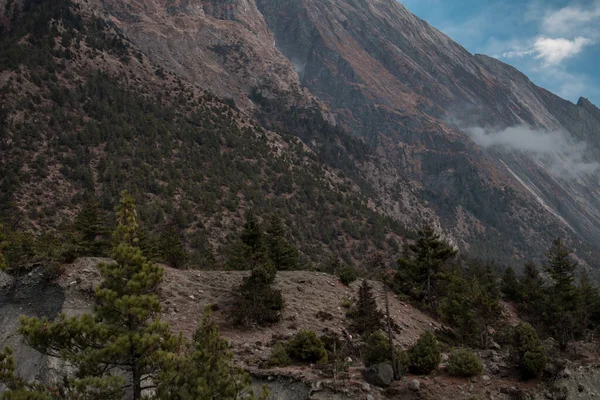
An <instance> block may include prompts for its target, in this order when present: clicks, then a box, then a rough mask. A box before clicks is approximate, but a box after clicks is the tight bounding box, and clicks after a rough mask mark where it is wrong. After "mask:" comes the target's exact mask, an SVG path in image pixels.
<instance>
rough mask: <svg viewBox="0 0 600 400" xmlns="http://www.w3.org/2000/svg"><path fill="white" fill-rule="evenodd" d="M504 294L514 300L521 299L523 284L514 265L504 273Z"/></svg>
mask: <svg viewBox="0 0 600 400" xmlns="http://www.w3.org/2000/svg"><path fill="white" fill-rule="evenodd" d="M502 294H504V296H506V298H507V299H509V300H512V301H520V300H521V286H520V284H519V279H518V278H517V274H515V270H514V269H513V268H512V267H507V268H506V269H505V270H504V274H503V275H502Z"/></svg>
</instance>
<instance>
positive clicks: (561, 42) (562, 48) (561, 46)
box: [502, 36, 593, 66]
mask: <svg viewBox="0 0 600 400" xmlns="http://www.w3.org/2000/svg"><path fill="white" fill-rule="evenodd" d="M592 43H593V41H592V40H591V39H589V38H584V37H576V38H575V39H573V40H569V39H565V38H556V39H553V38H549V37H544V36H541V37H538V38H536V39H535V40H534V41H533V43H531V44H530V45H529V46H522V45H515V46H514V47H513V48H512V49H511V50H510V51H505V52H504V53H502V57H503V58H524V57H526V56H533V58H534V59H536V60H542V61H543V63H544V66H555V65H558V64H561V63H562V62H563V61H565V60H566V59H568V58H571V57H574V56H576V55H577V54H579V53H581V52H582V51H583V49H584V47H585V46H588V45H590V44H592Z"/></svg>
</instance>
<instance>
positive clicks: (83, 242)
mask: <svg viewBox="0 0 600 400" xmlns="http://www.w3.org/2000/svg"><path fill="white" fill-rule="evenodd" d="M75 230H76V232H77V235H78V238H77V239H78V245H79V247H80V251H81V252H82V254H83V255H86V256H95V257H98V256H103V255H105V252H106V251H107V249H108V246H109V242H108V240H107V230H106V221H105V218H103V216H102V211H101V210H100V203H98V201H97V200H95V199H90V200H88V201H86V202H85V203H84V205H83V207H82V208H81V210H80V211H79V213H78V214H77V216H76V217H75Z"/></svg>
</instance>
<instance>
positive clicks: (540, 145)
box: [464, 126, 600, 179]
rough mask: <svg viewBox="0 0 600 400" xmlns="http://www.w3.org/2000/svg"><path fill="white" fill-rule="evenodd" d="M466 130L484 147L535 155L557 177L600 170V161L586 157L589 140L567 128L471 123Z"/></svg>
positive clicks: (571, 176) (570, 177)
mask: <svg viewBox="0 0 600 400" xmlns="http://www.w3.org/2000/svg"><path fill="white" fill-rule="evenodd" d="M464 131H465V133H467V134H468V135H469V136H470V137H471V139H473V141H474V142H475V143H477V144H478V145H479V146H481V147H484V148H494V149H496V150H499V151H504V152H523V153H528V154H530V155H532V156H533V157H534V159H536V160H537V161H538V162H540V163H541V164H542V165H544V166H545V167H546V169H547V170H548V171H549V172H550V173H551V174H552V175H554V176H555V177H557V178H561V179H573V178H577V177H579V176H582V175H589V174H594V173H597V172H598V171H599V170H600V164H599V163H597V162H590V161H588V160H586V157H585V152H586V149H587V144H586V143H584V142H577V141H575V140H574V139H573V138H572V137H571V136H570V135H569V134H568V133H566V132H557V131H554V132H547V131H540V130H533V129H532V128H530V127H528V126H514V127H510V128H507V129H504V130H500V131H490V130H487V129H485V128H480V127H471V128H466V129H464Z"/></svg>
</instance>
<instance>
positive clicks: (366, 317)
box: [347, 279, 383, 337]
mask: <svg viewBox="0 0 600 400" xmlns="http://www.w3.org/2000/svg"><path fill="white" fill-rule="evenodd" d="M347 316H348V318H350V321H351V324H350V328H351V330H352V331H353V332H356V333H358V334H360V335H362V336H365V337H366V336H368V335H370V334H371V333H373V332H375V331H377V330H379V329H381V328H383V313H382V312H381V311H379V309H378V308H377V301H375V296H373V291H372V288H371V285H369V283H368V282H367V281H366V280H364V279H363V281H362V284H361V285H360V288H359V289H358V298H357V300H356V303H355V304H354V306H353V307H352V308H351V309H350V311H349V312H348V314H347Z"/></svg>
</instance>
